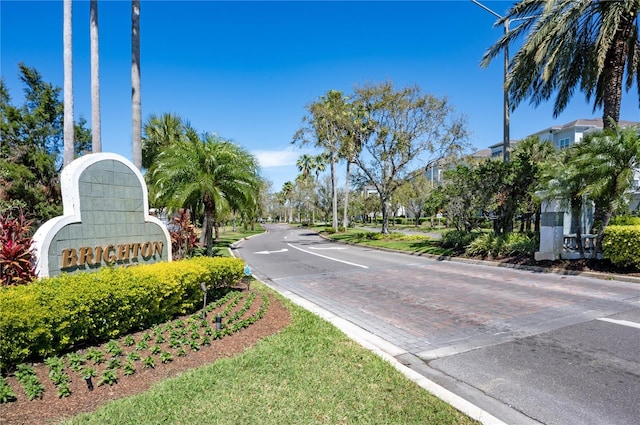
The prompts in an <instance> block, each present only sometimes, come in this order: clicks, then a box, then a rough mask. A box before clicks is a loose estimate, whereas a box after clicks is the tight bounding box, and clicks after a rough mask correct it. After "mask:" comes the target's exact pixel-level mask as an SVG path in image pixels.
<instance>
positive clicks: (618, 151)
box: [574, 126, 640, 253]
mask: <svg viewBox="0 0 640 425" xmlns="http://www.w3.org/2000/svg"><path fill="white" fill-rule="evenodd" d="M574 146H575V150H576V157H575V159H574V164H575V165H574V166H575V169H576V170H577V174H578V176H579V178H582V179H583V180H584V181H585V182H586V185H585V186H584V187H583V189H582V194H584V195H586V196H587V197H589V198H590V199H593V200H594V201H596V204H600V205H604V211H603V216H602V225H601V226H600V229H599V232H598V235H597V238H596V244H595V252H596V253H597V252H598V249H599V248H600V246H601V244H602V237H603V236H604V231H605V229H606V227H607V226H608V225H609V221H610V220H611V217H612V216H613V212H614V210H615V208H616V206H618V205H620V203H621V202H623V201H624V197H625V195H627V194H628V192H629V190H630V189H631V188H632V187H633V177H634V172H635V170H637V169H638V168H640V135H639V134H638V128H636V127H627V128H624V129H621V128H619V127H617V126H616V127H614V128H613V129H607V130H604V131H602V132H600V133H593V134H589V135H587V136H585V138H584V139H583V140H582V141H581V142H580V143H578V144H576V145H574Z"/></svg>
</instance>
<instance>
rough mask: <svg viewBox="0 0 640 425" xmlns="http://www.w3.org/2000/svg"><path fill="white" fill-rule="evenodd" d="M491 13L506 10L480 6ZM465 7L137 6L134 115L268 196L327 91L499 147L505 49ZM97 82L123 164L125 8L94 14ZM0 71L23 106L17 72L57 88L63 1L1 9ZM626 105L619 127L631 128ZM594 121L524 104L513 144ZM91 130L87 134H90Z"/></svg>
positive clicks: (5, 0)
mask: <svg viewBox="0 0 640 425" xmlns="http://www.w3.org/2000/svg"><path fill="white" fill-rule="evenodd" d="M483 3H484V4H485V5H487V6H488V7H490V8H491V9H493V10H495V11H496V12H498V13H503V12H504V11H506V10H507V9H508V7H509V6H510V4H511V3H512V2H504V1H483ZM73 20H74V21H73V49H74V56H73V61H74V62H73V65H74V69H73V72H74V103H75V105H74V108H75V118H76V119H78V117H79V116H84V117H85V118H86V119H87V121H90V118H91V110H90V80H89V78H90V59H89V2H88V1H86V0H83V1H74V3H73ZM495 21H496V19H495V17H494V16H492V15H491V14H489V13H488V12H486V11H484V10H482V9H481V8H480V7H478V6H477V5H475V4H473V3H472V2H471V1H469V0H459V1H456V0H449V1H409V2H383V1H375V2H369V1H353V2H338V1H331V2H330V1H320V2H311V1H285V2H274V1H258V2H249V1H236V2H222V1H155V0H153V1H152V0H147V1H145V0H142V5H141V23H140V25H141V75H142V115H143V120H146V119H147V118H148V116H149V115H151V114H162V113H164V112H172V113H176V114H179V115H180V116H182V117H183V118H185V119H186V120H188V121H189V122H190V123H191V125H192V126H193V127H195V128H196V129H197V130H199V131H212V132H217V133H218V134H220V135H221V136H223V137H225V138H228V139H231V140H233V141H235V142H236V143H238V144H240V145H242V146H244V147H245V148H247V149H248V150H250V151H251V152H253V153H254V154H255V155H256V156H257V157H258V159H259V160H260V163H261V171H262V175H263V176H264V177H266V178H267V179H268V180H270V181H271V182H272V183H273V190H274V191H277V190H280V189H281V188H282V185H283V183H284V182H285V181H287V180H293V179H295V177H296V175H297V174H298V170H297V168H296V166H295V162H296V160H297V158H298V157H299V156H300V155H301V154H302V153H304V152H305V151H303V150H301V148H300V147H297V146H294V145H292V144H291V140H292V137H293V134H294V133H295V132H296V130H298V129H299V128H300V126H301V119H302V117H303V116H304V115H305V112H306V110H305V106H306V105H308V104H309V103H310V102H312V101H314V100H315V99H317V98H318V97H319V96H322V95H324V94H325V93H326V92H327V91H328V90H331V89H335V90H341V91H343V92H344V93H345V94H349V93H352V92H353V88H354V87H355V86H362V85H364V84H369V83H379V82H382V81H392V82H393V83H394V85H395V86H396V87H398V88H400V87H403V86H406V85H412V84H417V85H419V86H420V87H421V88H422V90H423V91H424V92H428V93H432V94H434V95H436V96H439V97H442V96H446V97H447V98H448V99H449V100H450V102H451V103H452V104H453V105H454V107H455V108H456V111H457V112H458V113H461V114H464V115H466V116H467V118H468V124H469V129H470V131H471V140H470V141H471V144H472V145H473V146H474V147H475V148H477V149H481V148H485V147H487V146H489V145H492V144H495V143H498V142H500V141H501V140H502V82H503V74H502V73H503V69H502V61H501V60H496V61H495V62H494V63H492V64H491V65H490V66H489V67H488V68H486V69H484V68H480V66H479V62H480V58H481V57H482V54H483V53H484V51H485V50H486V49H487V48H488V47H489V46H490V45H491V44H492V43H493V42H494V41H495V40H497V39H498V37H500V35H501V34H502V27H497V28H494V26H493V25H494V23H495ZM99 24H100V34H99V37H100V73H101V108H102V144H103V150H104V151H105V152H107V151H108V152H115V153H117V154H120V155H123V156H125V157H126V158H128V159H131V158H132V153H131V139H132V137H131V71H130V69H131V68H130V67H131V3H130V2H129V1H110V0H101V1H100V2H99ZM0 31H1V33H0V36H1V38H0V69H1V75H2V78H4V80H5V82H6V83H7V85H8V87H9V90H10V93H11V95H12V98H13V102H14V103H16V104H21V103H22V86H21V84H20V82H19V80H18V67H17V64H18V63H19V62H24V63H25V64H26V65H28V66H31V67H35V68H36V69H37V70H38V71H40V73H41V74H42V75H43V78H44V80H45V81H48V82H51V83H53V84H55V85H58V86H60V87H62V85H63V63H62V1H61V0H57V1H29V0H21V1H11V0H1V1H0ZM638 112H639V111H638V101H637V98H635V96H634V91H633V90H632V92H630V93H629V94H626V95H623V106H622V112H621V119H625V120H633V121H638V120H640V117H639V114H638ZM599 116H601V111H600V110H598V111H596V112H595V113H593V111H592V106H591V105H589V104H587V103H586V101H585V99H584V96H583V95H582V94H581V93H577V94H576V95H575V96H574V98H573V101H572V102H571V104H570V106H569V107H568V108H567V109H566V111H565V112H564V113H563V114H562V115H561V116H559V117H558V118H557V119H554V118H553V114H552V103H551V102H548V103H547V104H543V105H540V106H538V107H537V108H534V107H532V106H530V105H529V104H526V103H523V104H521V105H519V107H518V109H517V110H516V111H515V112H513V113H512V114H511V138H512V139H519V138H522V137H525V136H527V135H529V134H532V133H534V132H536V131H538V130H541V129H544V128H547V127H549V126H551V125H554V124H564V123H567V122H570V121H573V120H575V119H578V118H591V117H599ZM89 124H90V123H89Z"/></svg>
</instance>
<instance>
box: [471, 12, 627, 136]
mask: <svg viewBox="0 0 640 425" xmlns="http://www.w3.org/2000/svg"><path fill="white" fill-rule="evenodd" d="M639 9H640V0H616V1H611V0H543V1H540V0H520V1H519V2H518V3H516V4H515V5H514V6H513V7H512V8H511V9H510V10H509V11H507V13H506V15H505V17H504V18H503V20H502V22H504V21H509V20H522V23H521V25H519V26H518V27H516V28H515V29H514V30H512V31H510V32H508V33H507V34H505V35H504V36H503V37H502V38H501V39H500V40H499V41H498V42H496V43H495V44H494V45H493V46H492V47H491V48H490V49H489V50H488V51H487V52H486V53H485V55H484V57H483V59H482V64H483V65H485V66H486V65H488V64H489V62H491V60H492V59H494V58H495V57H496V56H498V55H499V53H500V52H501V51H502V49H504V48H505V47H506V46H508V45H509V44H510V43H511V42H512V41H514V40H516V39H517V38H519V37H521V36H525V35H526V38H525V40H524V43H523V44H522V47H521V48H520V49H519V50H518V52H517V53H516V55H515V56H514V57H513V58H512V60H511V64H510V66H511V69H510V72H509V76H508V78H507V82H506V84H507V87H508V90H509V97H510V100H511V101H512V108H515V107H516V106H517V104H518V103H519V102H520V101H522V100H524V99H525V98H530V99H531V103H532V104H534V105H538V104H540V103H541V102H543V101H546V100H548V99H549V98H550V97H551V96H556V98H555V103H554V110H553V113H554V116H557V115H558V114H560V113H561V112H562V111H563V110H564V109H565V107H566V106H567V104H568V102H569V100H570V98H571V96H572V95H573V92H574V91H575V89H578V90H580V91H582V92H584V93H585V95H586V98H587V100H588V101H591V99H592V98H593V100H594V111H595V110H596V109H597V108H599V107H602V108H603V121H604V125H605V128H611V127H612V126H613V124H615V123H618V122H619V120H620V103H621V99H622V86H623V82H624V85H625V88H626V90H629V89H630V88H631V86H632V85H633V82H634V80H635V81H636V82H637V81H638V76H639V75H640V66H639V64H640V61H639V59H640V56H639V55H640V44H639V41H638V21H637V19H636V17H637V15H638V11H639ZM625 69H626V78H625ZM638 90H639V92H638V94H639V95H640V85H639V87H638Z"/></svg>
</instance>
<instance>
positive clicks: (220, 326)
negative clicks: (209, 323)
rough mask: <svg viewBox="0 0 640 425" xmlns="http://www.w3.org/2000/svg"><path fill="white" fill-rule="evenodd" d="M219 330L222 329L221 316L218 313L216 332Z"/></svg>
mask: <svg viewBox="0 0 640 425" xmlns="http://www.w3.org/2000/svg"><path fill="white" fill-rule="evenodd" d="M220 329H222V316H220V313H218V315H217V316H216V330H217V331H219V330H220Z"/></svg>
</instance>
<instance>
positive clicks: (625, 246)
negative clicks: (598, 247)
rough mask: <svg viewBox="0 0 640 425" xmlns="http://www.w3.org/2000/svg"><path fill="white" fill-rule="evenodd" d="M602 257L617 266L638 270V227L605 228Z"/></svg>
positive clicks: (639, 239)
mask: <svg viewBox="0 0 640 425" xmlns="http://www.w3.org/2000/svg"><path fill="white" fill-rule="evenodd" d="M602 256H603V257H604V258H608V259H609V260H611V262H612V263H613V264H615V265H618V266H623V267H635V268H636V269H638V268H640V226H607V228H606V229H605V231H604V238H603V239H602Z"/></svg>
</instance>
